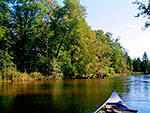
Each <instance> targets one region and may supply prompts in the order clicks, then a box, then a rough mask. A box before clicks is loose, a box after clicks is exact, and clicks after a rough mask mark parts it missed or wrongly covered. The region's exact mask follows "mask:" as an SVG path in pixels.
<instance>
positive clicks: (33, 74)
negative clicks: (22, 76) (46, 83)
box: [29, 72, 44, 80]
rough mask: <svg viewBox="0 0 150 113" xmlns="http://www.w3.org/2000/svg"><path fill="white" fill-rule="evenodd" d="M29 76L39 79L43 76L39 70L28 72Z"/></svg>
mask: <svg viewBox="0 0 150 113" xmlns="http://www.w3.org/2000/svg"><path fill="white" fill-rule="evenodd" d="M29 77H30V78H32V79H35V80H40V79H43V78H44V77H43V75H42V74H41V73H39V72H32V73H30V74H29Z"/></svg>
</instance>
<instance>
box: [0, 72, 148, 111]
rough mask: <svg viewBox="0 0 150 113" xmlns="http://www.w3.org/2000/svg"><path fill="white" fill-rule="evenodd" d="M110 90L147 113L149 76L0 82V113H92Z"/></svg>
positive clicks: (108, 94) (133, 106)
mask: <svg viewBox="0 0 150 113" xmlns="http://www.w3.org/2000/svg"><path fill="white" fill-rule="evenodd" d="M113 90H116V91H117V92H118V94H119V96H120V97H121V98H122V100H123V101H124V102H125V103H126V104H127V105H128V106H129V107H130V108H132V109H136V110H138V111H139V112H138V113H150V75H140V76H139V75H138V76H128V77H120V78H111V79H103V80H99V79H90V80H81V79H79V80H50V81H34V82H21V83H19V82H17V83H0V113H92V112H94V111H95V110H96V109H97V108H98V107H100V106H101V105H102V104H103V103H104V102H105V101H106V100H107V99H108V98H109V96H110V95H111V93H112V91H113Z"/></svg>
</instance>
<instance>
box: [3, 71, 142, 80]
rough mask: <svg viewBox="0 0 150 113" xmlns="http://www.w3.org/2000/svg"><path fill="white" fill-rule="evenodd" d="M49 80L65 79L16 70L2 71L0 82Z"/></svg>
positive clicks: (59, 76)
mask: <svg viewBox="0 0 150 113" xmlns="http://www.w3.org/2000/svg"><path fill="white" fill-rule="evenodd" d="M141 74H143V73H141V72H131V73H124V74H114V75H106V74H104V75H101V77H96V76H88V77H87V76H86V77H80V78H79V77H74V78H70V79H93V78H113V77H122V76H129V75H141ZM49 79H65V78H64V76H63V75H55V74H53V75H50V76H45V75H43V74H41V73H39V72H32V73H26V72H24V73H22V72H19V71H16V70H1V71H0V82H16V81H35V80H49Z"/></svg>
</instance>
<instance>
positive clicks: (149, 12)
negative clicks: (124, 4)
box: [133, 0, 150, 29]
mask: <svg viewBox="0 0 150 113" xmlns="http://www.w3.org/2000/svg"><path fill="white" fill-rule="evenodd" d="M133 4H136V5H138V10H139V13H138V14H137V16H136V17H140V16H143V17H146V18H148V20H147V22H145V28H147V27H149V26H150V20H149V19H150V1H148V3H147V4H145V3H143V2H140V1H139V0H136V1H135V2H133ZM145 28H144V29H145Z"/></svg>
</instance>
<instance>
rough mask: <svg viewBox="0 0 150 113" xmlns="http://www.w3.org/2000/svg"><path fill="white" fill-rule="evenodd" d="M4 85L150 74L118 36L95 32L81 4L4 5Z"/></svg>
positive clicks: (27, 0)
mask: <svg viewBox="0 0 150 113" xmlns="http://www.w3.org/2000/svg"><path fill="white" fill-rule="evenodd" d="M0 10H1V12H0V81H26V80H43V79H65V78H104V77H106V76H112V75H114V76H115V75H122V74H133V73H135V72H143V73H144V74H147V73H150V71H149V70H150V61H149V59H148V56H147V54H146V53H144V55H143V59H142V60H140V58H137V59H131V58H130V56H129V55H128V51H127V50H126V49H125V48H124V47H123V46H122V45H121V44H120V42H119V38H118V37H113V35H112V33H110V32H106V33H104V32H103V30H101V29H100V30H92V29H91V27H90V26H89V25H88V24H87V22H86V8H85V7H84V6H82V5H81V4H80V2H79V0H64V5H63V6H61V5H60V4H58V2H57V1H56V0H53V1H51V0H44V1H43V0H42V1H38V0H22V1H21V0H10V1H8V0H1V1H0Z"/></svg>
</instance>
